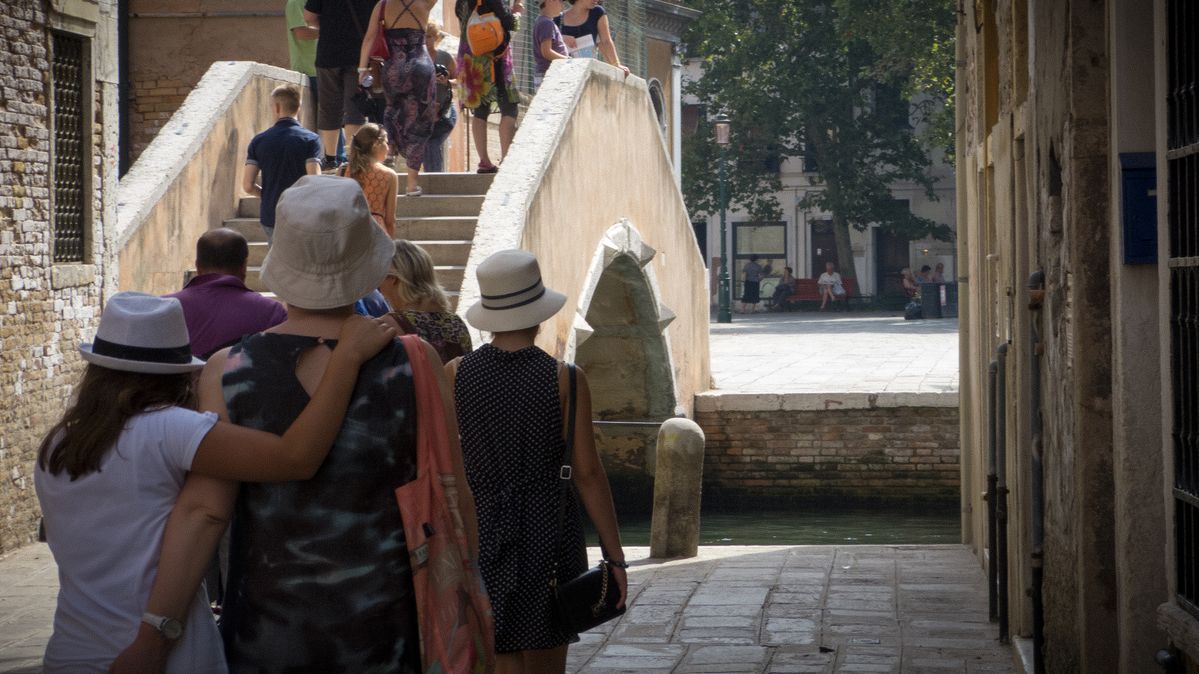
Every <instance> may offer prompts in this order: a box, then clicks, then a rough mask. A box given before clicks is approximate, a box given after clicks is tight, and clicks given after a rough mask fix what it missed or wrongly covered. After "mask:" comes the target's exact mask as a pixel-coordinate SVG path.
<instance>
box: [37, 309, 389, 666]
mask: <svg viewBox="0 0 1199 674" xmlns="http://www.w3.org/2000/svg"><path fill="white" fill-rule="evenodd" d="M338 330H339V333H340V337H341V339H340V340H339V342H338V345H337V349H336V350H335V352H334V353H333V354H332V356H331V359H330V361H331V362H330V367H329V368H328V369H327V370H326V372H325V375H324V377H323V378H322V379H321V383H320V385H319V386H318V387H317V389H316V393H315V394H314V395H313V398H312V399H311V401H310V402H309V403H308V405H307V406H306V407H305V408H304V411H303V413H302V414H300V415H298V416H297V418H296V419H295V420H294V422H293V423H291V424H288V425H285V426H282V427H280V428H278V429H272V431H274V432H276V433H281V434H282V436H283V437H282V438H280V437H279V436H277V435H272V434H270V433H263V432H261V431H257V430H251V429H247V428H241V427H238V426H234V425H232V424H229V423H226V422H223V421H218V420H217V417H216V415H215V414H212V413H207V414H202V413H200V412H197V411H195V399H194V395H193V391H192V382H193V378H192V375H193V373H194V372H195V371H196V370H198V369H199V368H201V367H203V366H204V362H203V361H201V360H199V359H196V358H193V357H192V355H191V348H190V346H189V344H188V341H189V340H188V333H187V324H186V323H185V322H184V319H183V307H182V306H181V305H180V304H179V301H178V300H176V299H168V298H160V297H154V296H153V295H144V294H141V293H118V294H116V295H114V296H112V297H111V298H110V299H109V300H108V303H107V305H106V306H105V307H104V313H103V316H102V317H101V319H100V327H99V330H98V331H97V333H96V337H95V340H94V341H93V342H92V343H90V344H83V345H81V346H80V347H79V350H80V354H81V356H82V357H83V360H84V361H86V362H87V363H88V365H87V369H86V370H85V371H84V374H83V379H82V381H81V382H80V383H79V386H78V387H77V389H76V395H75V400H74V401H73V402H72V403H71V405H70V407H69V408H68V409H67V411H66V413H65V414H64V415H63V418H62V420H61V421H59V422H58V423H57V424H56V425H55V426H54V427H53V428H52V429H51V430H50V432H49V433H48V434H47V435H46V439H45V441H44V442H43V443H42V447H41V449H40V450H39V452H38V461H37V469H36V471H35V472H34V483H35V485H36V487H37V494H38V500H39V501H40V503H41V507H42V514H43V516H44V518H45V525H46V536H47V539H48V541H49V543H50V551H51V552H52V553H53V555H54V558H55V561H57V563H58V572H59V578H60V580H61V587H60V590H59V594H58V606H57V610H56V611H55V615H54V633H53V635H52V636H51V638H50V642H49V644H48V645H47V647H46V655H45V662H44V665H45V671H47V672H104V671H107V670H108V667H109V665H110V664H111V663H113V662H114V658H117V657H118V654H119V653H120V652H121V650H122V649H125V648H126V647H127V646H129V645H130V644H131V643H133V644H135V648H134V649H132V651H133V652H131V653H128V654H127V656H126V657H124V658H123V659H122V660H121V664H124V665H128V664H131V663H130V662H129V661H130V660H131V659H133V658H134V656H136V657H138V658H140V659H139V660H138V662H139V663H144V664H145V666H146V671H150V669H153V670H154V671H167V672H224V671H225V661H224V657H223V655H222V651H221V643H220V637H219V635H218V634H217V628H216V624H215V623H214V622H213V619H212V613H211V612H210V611H209V606H208V598H207V595H206V593H205V589H204V586H203V585H201V583H200V578H201V576H202V573H203V569H204V566H205V565H204V561H206V560H207V559H209V558H210V556H211V554H212V550H213V548H215V546H216V541H217V539H218V538H219V537H220V535H221V533H222V532H223V531H224V528H225V527H224V522H226V521H227V520H228V517H229V504H230V501H229V499H228V498H223V497H222V496H221V494H222V490H224V489H226V488H227V487H226V485H232V484H234V483H230V482H226V480H251V479H252V480H290V479H296V478H299V477H303V476H305V475H309V474H311V473H312V472H313V471H315V470H316V469H317V467H318V466H319V465H320V463H321V461H323V460H324V457H325V455H326V453H327V452H328V451H329V448H330V446H331V445H332V444H333V438H334V432H333V431H334V430H335V429H336V428H337V427H338V426H340V424H341V420H342V418H343V416H344V414H345V411H346V405H347V403H348V402H349V400H350V394H351V391H352V389H353V384H354V381H355V380H356V378H357V377H356V374H357V371H358V367H359V365H361V364H362V363H363V362H365V361H366V360H367V359H369V358H371V357H372V356H373V355H374V354H375V353H377V352H378V351H379V349H380V348H382V347H383V346H384V345H385V344H387V343H389V342H391V341H392V339H393V337H394V334H395V331H394V329H392V328H391V327H390V326H388V325H387V324H385V323H383V322H380V321H372V320H370V319H366V318H361V317H353V318H351V319H350V320H347V321H343V322H342V323H341V324H340V325H339V326H338ZM168 522H170V523H171V524H170V526H169V527H168ZM167 528H173V529H174V532H175V535H171V534H167V533H166V529H167ZM181 533H182V534H184V535H179V534H181ZM193 560H199V561H200V564H199V565H198V566H196V565H194V564H191V562H192V561H193ZM178 566H187V567H189V568H190V571H191V572H192V573H191V580H190V582H188V583H186V584H183V585H182V586H180V587H179V588H178V589H177V591H175V592H173V593H169V594H164V593H157V594H151V591H150V587H151V583H152V582H153V580H154V577H155V573H156V571H157V570H158V569H159V568H163V567H165V568H173V567H178ZM122 671H123V670H122Z"/></svg>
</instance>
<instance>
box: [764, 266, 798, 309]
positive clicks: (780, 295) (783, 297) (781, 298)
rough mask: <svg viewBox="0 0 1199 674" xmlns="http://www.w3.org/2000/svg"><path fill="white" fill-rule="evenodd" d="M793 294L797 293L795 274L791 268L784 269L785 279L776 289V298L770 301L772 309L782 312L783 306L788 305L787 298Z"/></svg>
mask: <svg viewBox="0 0 1199 674" xmlns="http://www.w3.org/2000/svg"><path fill="white" fill-rule="evenodd" d="M793 292H795V273H794V272H793V270H792V269H791V268H790V267H783V277H782V278H780V279H779V282H778V285H776V286H775V287H774V296H773V297H771V299H770V307H771V308H772V309H774V310H775V311H782V310H783V305H784V304H786V303H787V298H788V297H789V296H790V295H791V293H793Z"/></svg>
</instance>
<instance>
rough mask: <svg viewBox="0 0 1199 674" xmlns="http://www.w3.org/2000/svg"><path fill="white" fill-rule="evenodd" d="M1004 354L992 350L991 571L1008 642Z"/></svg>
mask: <svg viewBox="0 0 1199 674" xmlns="http://www.w3.org/2000/svg"><path fill="white" fill-rule="evenodd" d="M1007 352H1008V345H1007V344H1006V343H1004V344H1000V345H999V347H998V348H997V349H995V362H996V368H995V369H996V372H995V496H996V498H995V501H996V503H995V528H996V529H997V531H998V535H997V537H996V546H995V562H996V563H995V568H996V575H998V576H999V587H998V588H997V589H996V590H995V591H996V593H997V594H998V595H999V641H1000V642H1001V643H1005V644H1006V643H1007V642H1008V587H1007V586H1008V572H1007V494H1008V488H1007Z"/></svg>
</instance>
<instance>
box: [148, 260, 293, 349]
mask: <svg viewBox="0 0 1199 674" xmlns="http://www.w3.org/2000/svg"><path fill="white" fill-rule="evenodd" d="M167 297H174V298H175V299H177V300H179V303H180V304H182V305H183V317H184V319H186V320H187V332H188V334H189V335H190V336H191V342H192V353H193V354H195V355H196V356H199V357H200V358H207V357H209V356H210V355H212V354H213V352H215V351H219V350H220V349H222V348H224V347H226V346H229V345H231V344H233V343H235V342H237V341H238V340H239V339H241V338H242V337H245V336H246V335H252V334H254V333H256V332H262V331H263V330H266V329H267V328H272V327H274V326H276V325H279V324H280V323H282V322H283V321H285V320H287V309H285V308H283V305H282V304H280V303H278V302H276V301H275V300H272V299H270V298H267V297H263V296H262V295H259V294H258V293H256V292H254V291H253V290H250V289H249V288H246V284H245V283H243V282H242V280H241V279H239V278H237V277H236V276H230V275H228V274H201V275H200V276H197V277H195V278H194V279H192V280H191V281H190V282H188V284H187V285H186V286H184V288H183V290H180V291H179V292H177V293H172V294H170V295H167Z"/></svg>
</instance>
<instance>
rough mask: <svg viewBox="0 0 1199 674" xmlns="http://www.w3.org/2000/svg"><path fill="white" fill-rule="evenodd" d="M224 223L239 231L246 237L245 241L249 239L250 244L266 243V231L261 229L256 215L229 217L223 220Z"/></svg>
mask: <svg viewBox="0 0 1199 674" xmlns="http://www.w3.org/2000/svg"><path fill="white" fill-rule="evenodd" d="M224 225H225V226H226V227H228V228H229V229H232V230H236V231H238V232H241V235H242V236H244V237H246V241H249V242H250V245H253V244H255V243H266V232H264V231H262V224H260V223H259V222H258V216H257V215H255V216H252V217H236V218H229V219H228V220H226V221H225V222H224Z"/></svg>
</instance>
